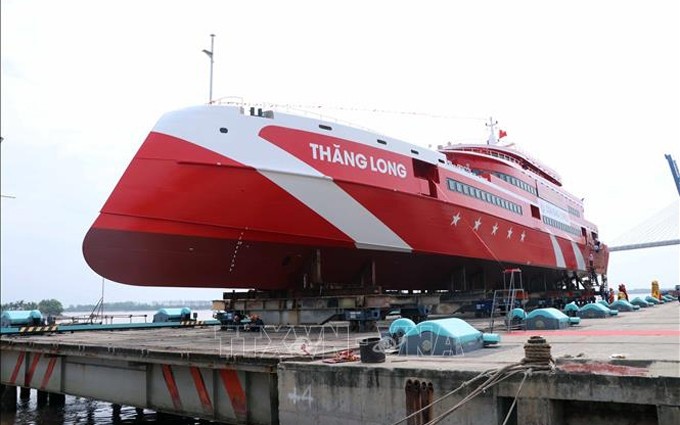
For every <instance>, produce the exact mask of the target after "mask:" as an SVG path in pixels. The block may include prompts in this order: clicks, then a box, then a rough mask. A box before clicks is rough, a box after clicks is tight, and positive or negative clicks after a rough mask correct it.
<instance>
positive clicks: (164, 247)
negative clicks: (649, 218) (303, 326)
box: [83, 105, 608, 290]
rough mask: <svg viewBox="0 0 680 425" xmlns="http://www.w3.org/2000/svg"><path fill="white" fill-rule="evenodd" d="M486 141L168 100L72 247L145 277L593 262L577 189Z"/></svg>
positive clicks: (406, 279)
mask: <svg viewBox="0 0 680 425" xmlns="http://www.w3.org/2000/svg"><path fill="white" fill-rule="evenodd" d="M492 135H493V130H492ZM492 139H493V136H492ZM494 141H495V140H492V141H491V143H487V144H478V145H452V146H448V147H441V148H440V149H439V150H438V151H434V150H430V149H426V148H424V147H421V146H417V145H414V144H410V143H406V142H403V141H400V140H396V139H393V138H389V137H384V136H381V135H378V134H376V133H372V132H370V131H366V130H362V129H359V128H354V127H351V126H347V125H343V124H339V123H336V122H330V121H323V120H320V119H315V118H310V117H305V116H297V115H291V114H287V113H282V112H278V111H271V110H267V111H262V110H261V109H257V110H256V109H254V108H244V107H240V106H227V105H205V106H197V107H192V108H187V109H182V110H178V111H175V112H170V113H167V114H165V115H164V116H163V117H162V118H161V119H160V120H159V121H158V123H157V124H156V126H155V127H154V128H153V130H152V131H151V133H150V134H149V136H148V137H147V138H146V140H145V141H144V143H143V144H142V146H141V148H140V149H139V151H138V152H137V154H136V155H135V157H134V158H133V159H132V162H131V163H130V165H129V166H128V168H127V170H126V171H125V173H124V174H123V176H122V178H121V179H120V181H119V182H118V184H117V186H116V187H115V189H114V190H113V192H112V194H111V195H110V197H109V199H108V200H107V202H106V203H105V205H104V207H103V208H102V210H101V213H100V215H99V216H98V218H97V219H96V221H95V222H94V224H93V225H92V227H91V229H90V230H89V231H88V233H87V235H86V237H85V240H84V243H83V252H84V255H85V259H86V261H87V263H88V264H89V265H90V267H91V268H92V269H93V270H94V271H96V272H97V273H98V274H100V275H101V276H103V277H105V278H107V279H110V280H113V281H116V282H121V283H126V284H132V285H150V286H193V287H216V288H256V289H259V290H293V289H298V288H304V287H308V286H310V285H315V284H324V285H329V286H356V285H366V284H370V285H377V286H380V287H382V288H386V289H470V288H474V287H484V288H486V286H487V282H498V281H499V279H500V281H502V278H501V277H500V276H501V273H502V270H503V269H505V268H507V267H517V266H519V267H521V269H522V270H523V273H524V276H525V278H524V279H525V286H527V284H528V285H532V284H534V285H539V286H540V287H541V288H543V287H544V285H546V282H550V283H552V282H556V281H558V280H560V279H564V278H565V276H575V275H576V276H583V275H586V274H588V275H592V274H593V273H597V274H603V273H606V268H607V261H608V251H607V247H606V246H605V245H604V244H600V242H599V241H598V240H597V238H598V236H597V233H598V230H597V227H596V226H595V225H594V224H592V223H590V222H588V221H587V220H586V219H585V218H584V211H583V204H582V201H581V200H580V199H579V198H577V197H575V196H573V195H571V194H569V193H568V192H566V191H565V190H564V189H563V188H562V183H561V181H560V178H559V176H558V175H557V174H556V173H555V172H553V171H551V170H550V169H548V168H547V167H545V166H543V165H541V164H540V163H539V162H538V161H536V160H534V159H532V158H530V157H528V156H527V155H526V154H524V153H521V152H520V151H518V150H515V149H512V148H510V147H507V146H506V147H504V146H501V145H499V144H495V143H493V142H494Z"/></svg>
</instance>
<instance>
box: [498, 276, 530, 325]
mask: <svg viewBox="0 0 680 425" xmlns="http://www.w3.org/2000/svg"><path fill="white" fill-rule="evenodd" d="M508 274H509V275H510V279H509V280H510V281H509V282H508V279H507V276H508ZM515 275H517V276H518V277H519V278H518V279H516V278H515ZM518 294H521V295H520V297H521V298H522V299H525V297H524V287H523V286H522V270H520V269H517V268H515V269H506V270H503V289H496V290H495V291H494V292H493V302H492V303H491V317H490V323H489V332H493V326H494V323H495V321H496V316H498V317H500V316H501V313H500V312H499V313H498V314H496V310H497V309H499V308H501V307H505V330H506V331H510V330H512V329H514V328H517V326H514V325H513V323H512V317H511V313H512V310H513V309H514V308H515V301H517V299H518ZM501 303H502V304H501Z"/></svg>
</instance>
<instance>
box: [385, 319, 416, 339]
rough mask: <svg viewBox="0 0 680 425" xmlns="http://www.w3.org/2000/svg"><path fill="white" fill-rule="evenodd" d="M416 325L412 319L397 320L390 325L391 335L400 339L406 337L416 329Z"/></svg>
mask: <svg viewBox="0 0 680 425" xmlns="http://www.w3.org/2000/svg"><path fill="white" fill-rule="evenodd" d="M415 327H416V324H415V322H413V320H411V319H407V318H405V317H402V318H401V319H397V320H395V321H394V322H392V324H391V325H390V331H389V332H390V335H392V336H393V337H395V338H397V339H400V338H401V337H403V336H404V335H406V334H407V333H408V332H409V331H410V330H411V329H415Z"/></svg>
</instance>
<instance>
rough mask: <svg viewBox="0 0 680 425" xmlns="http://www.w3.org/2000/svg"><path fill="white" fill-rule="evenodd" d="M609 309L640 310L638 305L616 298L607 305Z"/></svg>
mask: <svg viewBox="0 0 680 425" xmlns="http://www.w3.org/2000/svg"><path fill="white" fill-rule="evenodd" d="M609 309H610V310H616V311H636V310H640V306H637V305H634V304H631V303H629V302H628V301H626V300H616V301H614V302H613V303H611V305H610V306H609Z"/></svg>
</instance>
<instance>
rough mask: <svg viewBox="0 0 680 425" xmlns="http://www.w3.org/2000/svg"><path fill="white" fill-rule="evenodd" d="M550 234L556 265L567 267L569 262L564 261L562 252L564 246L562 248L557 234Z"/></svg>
mask: <svg viewBox="0 0 680 425" xmlns="http://www.w3.org/2000/svg"><path fill="white" fill-rule="evenodd" d="M549 236H550V242H551V243H552V247H553V252H554V253H555V263H556V264H555V265H556V266H557V267H562V268H565V269H566V268H567V263H566V261H564V254H562V248H560V244H559V243H558V242H557V238H556V237H555V235H552V234H549Z"/></svg>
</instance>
